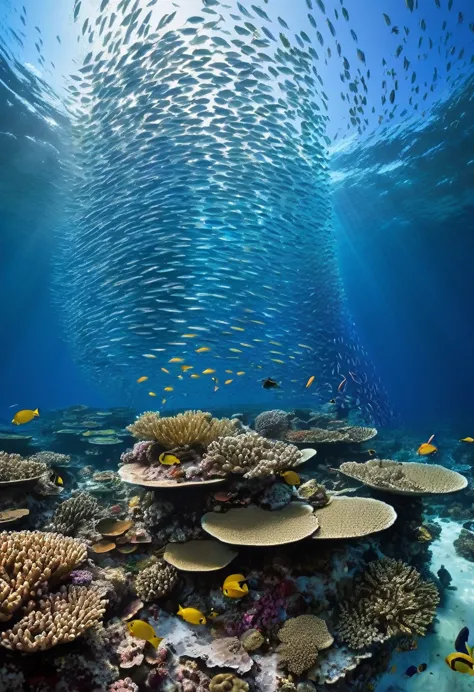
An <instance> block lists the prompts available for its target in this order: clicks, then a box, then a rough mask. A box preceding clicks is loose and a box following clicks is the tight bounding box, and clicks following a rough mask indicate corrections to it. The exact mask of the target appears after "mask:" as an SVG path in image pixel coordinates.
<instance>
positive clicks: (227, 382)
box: [224, 380, 234, 384]
mask: <svg viewBox="0 0 474 692" xmlns="http://www.w3.org/2000/svg"><path fill="white" fill-rule="evenodd" d="M233 381H234V380H226V381H225V382H224V384H230V383H231V382H233Z"/></svg>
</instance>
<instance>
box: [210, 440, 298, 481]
mask: <svg viewBox="0 0 474 692" xmlns="http://www.w3.org/2000/svg"><path fill="white" fill-rule="evenodd" d="M301 463H302V455H301V452H300V450H299V449H298V448H297V447H295V446H294V445H289V444H286V443H284V442H275V441H273V440H268V439H266V438H265V437H262V436H261V435H257V434H256V433H254V432H248V433H243V434H241V435H236V436H230V437H222V438H221V439H219V440H216V441H215V442H212V443H211V444H210V445H209V447H208V450H207V452H206V454H205V455H204V457H203V459H202V461H201V465H200V468H201V470H202V471H203V473H204V474H205V476H208V477H209V476H227V475H229V474H231V473H234V474H239V475H242V476H243V477H244V478H261V477H263V476H270V475H274V474H277V473H279V472H280V471H286V470H287V469H291V468H294V467H295V466H298V465H299V464H301Z"/></svg>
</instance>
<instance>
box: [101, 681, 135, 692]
mask: <svg viewBox="0 0 474 692" xmlns="http://www.w3.org/2000/svg"><path fill="white" fill-rule="evenodd" d="M138 690H139V687H138V685H136V684H135V683H134V682H133V680H132V679H131V678H124V679H123V680H117V682H114V683H112V684H111V685H110V687H109V689H108V692H138Z"/></svg>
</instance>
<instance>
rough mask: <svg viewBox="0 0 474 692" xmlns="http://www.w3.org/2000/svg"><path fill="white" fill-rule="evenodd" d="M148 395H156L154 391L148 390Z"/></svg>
mask: <svg viewBox="0 0 474 692" xmlns="http://www.w3.org/2000/svg"><path fill="white" fill-rule="evenodd" d="M148 396H156V392H148Z"/></svg>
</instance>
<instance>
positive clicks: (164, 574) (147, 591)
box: [135, 560, 178, 601]
mask: <svg viewBox="0 0 474 692" xmlns="http://www.w3.org/2000/svg"><path fill="white" fill-rule="evenodd" d="M177 581H178V572H177V570H176V569H175V568H174V567H173V566H172V565H168V564H167V563H166V562H164V561H163V560H158V561H157V562H155V563H154V564H152V565H150V566H149V567H145V569H142V570H141V571H140V572H139V573H138V575H137V578H136V579H135V591H136V593H137V595H138V596H139V597H140V598H142V599H143V600H144V601H154V600H156V599H157V598H162V597H163V596H166V595H167V594H169V593H170V592H171V591H172V590H173V588H174V586H175V585H176V582H177Z"/></svg>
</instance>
